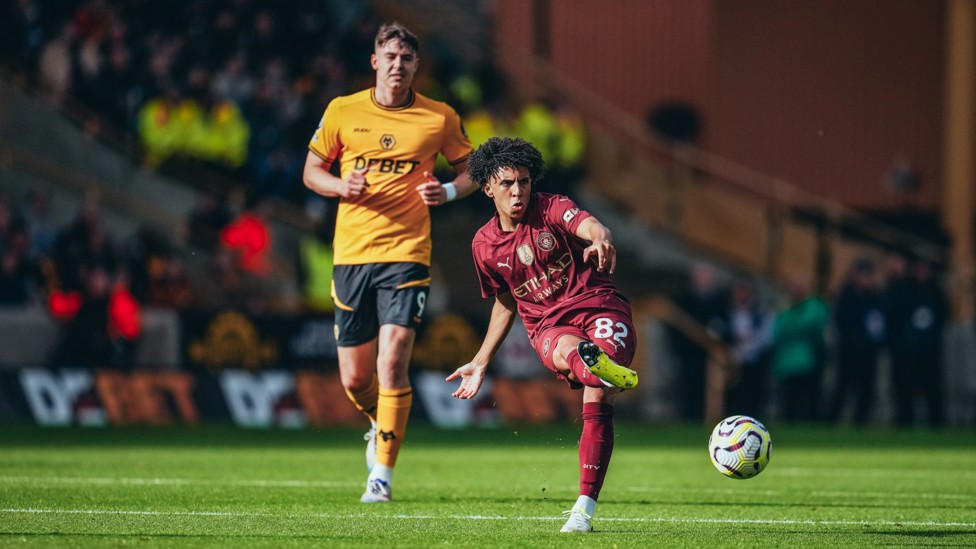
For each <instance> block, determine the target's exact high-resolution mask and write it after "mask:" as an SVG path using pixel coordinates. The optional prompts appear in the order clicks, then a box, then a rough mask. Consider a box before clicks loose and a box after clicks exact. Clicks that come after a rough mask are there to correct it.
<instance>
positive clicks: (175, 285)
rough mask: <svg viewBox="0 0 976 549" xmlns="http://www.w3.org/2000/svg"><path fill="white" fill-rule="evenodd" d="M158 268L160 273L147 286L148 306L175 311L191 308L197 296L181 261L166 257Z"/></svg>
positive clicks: (177, 258)
mask: <svg viewBox="0 0 976 549" xmlns="http://www.w3.org/2000/svg"><path fill="white" fill-rule="evenodd" d="M159 268H160V270H161V272H160V273H159V275H158V276H157V277H154V278H153V280H152V283H151V284H150V286H149V304H151V305H155V306H157V307H166V308H170V309H175V310H177V311H186V310H189V309H191V308H193V307H194V306H195V305H196V302H197V296H196V292H195V291H194V289H193V284H192V283H191V282H190V275H189V273H188V272H187V270H186V264H185V263H184V262H183V260H182V259H181V258H179V257H177V256H175V255H174V256H170V257H166V258H163V260H162V261H161V262H160V265H159Z"/></svg>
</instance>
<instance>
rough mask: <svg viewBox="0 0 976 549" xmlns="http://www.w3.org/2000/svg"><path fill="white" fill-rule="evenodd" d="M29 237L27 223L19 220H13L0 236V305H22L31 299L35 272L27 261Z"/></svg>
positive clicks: (28, 257) (29, 261) (31, 264)
mask: <svg viewBox="0 0 976 549" xmlns="http://www.w3.org/2000/svg"><path fill="white" fill-rule="evenodd" d="M28 240H29V237H28V232H27V226H26V225H25V224H24V222H23V220H21V219H14V220H13V221H12V222H11V223H10V227H9V229H8V230H7V231H6V235H4V237H3V238H0V306H3V305H13V306H25V305H28V304H29V303H30V302H31V300H32V298H33V294H34V282H35V280H36V277H37V272H36V269H35V268H34V264H33V263H32V262H31V260H30V245H29V243H28Z"/></svg>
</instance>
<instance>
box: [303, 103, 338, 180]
mask: <svg viewBox="0 0 976 549" xmlns="http://www.w3.org/2000/svg"><path fill="white" fill-rule="evenodd" d="M339 123H340V120H339V108H338V107H337V106H336V102H335V101H332V102H330V103H329V106H328V107H326V108H325V113H323V114H322V119H321V120H320V121H319V127H318V128H316V129H315V133H314V134H312V139H311V141H309V142H308V149H309V150H310V151H312V152H313V153H315V154H316V155H317V156H319V157H320V158H322V160H325V161H326V162H327V163H328V164H329V166H331V165H332V163H333V162H335V160H336V158H337V157H338V156H339V150H340V149H341V148H342V141H341V140H340V136H339Z"/></svg>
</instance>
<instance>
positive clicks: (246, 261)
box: [220, 195, 271, 277]
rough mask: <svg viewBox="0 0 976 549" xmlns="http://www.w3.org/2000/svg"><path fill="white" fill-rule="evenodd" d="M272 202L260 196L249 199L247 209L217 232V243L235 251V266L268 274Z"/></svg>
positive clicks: (249, 271)
mask: <svg viewBox="0 0 976 549" xmlns="http://www.w3.org/2000/svg"><path fill="white" fill-rule="evenodd" d="M270 214H271V203H270V202H269V201H268V200H265V199H263V198H261V197H259V196H254V195H252V196H251V197H249V198H248V205H247V208H245V210H244V211H243V212H241V214H240V215H238V216H237V218H236V219H234V221H232V222H231V223H230V224H229V225H227V226H226V227H224V228H223V230H221V231H220V245H221V247H223V248H226V249H228V250H231V251H232V252H234V254H235V257H236V259H237V265H238V266H239V267H240V268H241V269H243V270H244V271H245V272H248V273H250V274H252V275H255V276H259V277H264V276H267V275H268V274H270V273H271V262H270V260H269V254H270V253H271V228H270V225H269V223H268V216H269V215H270Z"/></svg>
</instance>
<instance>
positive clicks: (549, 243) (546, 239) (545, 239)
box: [535, 232, 556, 252]
mask: <svg viewBox="0 0 976 549" xmlns="http://www.w3.org/2000/svg"><path fill="white" fill-rule="evenodd" d="M535 244H536V246H538V247H539V249H540V250H542V251H544V252H548V251H551V250H553V249H554V248H555V247H556V237H554V236H552V233H547V232H541V233H539V237H538V238H536V239H535Z"/></svg>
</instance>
